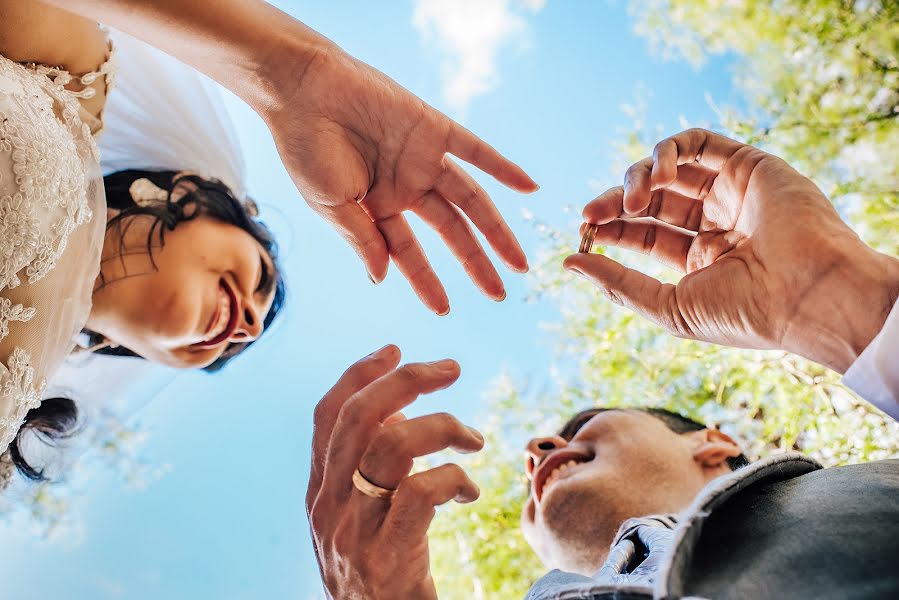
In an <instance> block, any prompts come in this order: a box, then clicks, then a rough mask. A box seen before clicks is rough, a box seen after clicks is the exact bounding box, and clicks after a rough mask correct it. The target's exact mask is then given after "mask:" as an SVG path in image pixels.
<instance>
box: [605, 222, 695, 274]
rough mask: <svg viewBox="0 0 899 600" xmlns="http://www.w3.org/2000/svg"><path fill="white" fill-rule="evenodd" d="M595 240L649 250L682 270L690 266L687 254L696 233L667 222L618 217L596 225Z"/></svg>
mask: <svg viewBox="0 0 899 600" xmlns="http://www.w3.org/2000/svg"><path fill="white" fill-rule="evenodd" d="M593 240H594V243H595V244H599V245H608V246H616V247H618V248H624V249H625V250H631V251H634V252H640V253H641V254H646V255H648V256H650V257H652V258H653V259H655V260H657V261H659V262H660V263H662V264H664V265H665V266H667V267H670V268H672V269H677V270H678V271H680V272H681V273H685V272H686V270H687V254H688V253H689V251H690V246H691V245H692V244H693V236H692V235H691V234H688V233H685V232H683V231H681V230H679V229H675V228H674V227H669V226H668V225H665V224H664V223H660V222H655V221H649V220H640V221H630V220H627V219H615V220H614V221H612V222H611V223H605V224H603V225H598V226H596V229H595V235H594V238H593Z"/></svg>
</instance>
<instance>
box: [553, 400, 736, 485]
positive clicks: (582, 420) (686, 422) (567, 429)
mask: <svg viewBox="0 0 899 600" xmlns="http://www.w3.org/2000/svg"><path fill="white" fill-rule="evenodd" d="M610 410H633V411H637V412H642V413H645V414H647V415H651V416H653V417H655V418H656V419H658V420H659V421H661V422H662V423H664V424H665V426H666V427H668V429H670V430H671V431H673V432H674V433H677V434H682V433H690V432H691V431H702V430H703V429H709V427H708V426H706V425H703V424H702V423H700V422H699V421H694V420H693V419H690V418H687V417H685V416H684V415H682V414H679V413H676V412H674V411H670V410H667V409H665V408H655V407H642V406H641V407H625V406H622V407H619V408H599V407H597V408H588V409H586V410H582V411H581V412H579V413H577V414H576V415H574V416H573V417H571V418H570V419H568V421H567V422H566V423H565V424H564V425H563V426H562V429H561V430H559V437H560V438H562V439H564V440H566V441H569V442H570V441H571V438H573V437H574V436H575V434H577V432H578V431H580V429H581V427H583V426H584V425H586V424H587V421H589V420H590V419H592V418H593V417H595V416H596V415H598V414H600V413H604V412H607V411H610ZM748 464H749V459H748V458H746V455H745V454H740V455H739V456H733V457H730V458H728V459H727V466H729V467H730V470H731V471H736V470H737V469H739V468H740V467H745V466H746V465H748Z"/></svg>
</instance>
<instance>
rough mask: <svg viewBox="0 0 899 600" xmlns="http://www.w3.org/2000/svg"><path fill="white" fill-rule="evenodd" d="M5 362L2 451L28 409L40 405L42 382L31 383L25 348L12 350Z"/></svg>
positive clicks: (1, 391)
mask: <svg viewBox="0 0 899 600" xmlns="http://www.w3.org/2000/svg"><path fill="white" fill-rule="evenodd" d="M7 363H8V364H7V367H6V368H7V370H8V372H7V373H6V375H5V377H2V378H0V379H2V381H3V385H2V387H0V406H3V405H6V406H8V407H9V409H8V412H7V414H6V415H5V416H0V448H3V449H4V450H5V449H6V448H7V447H8V446H9V443H10V442H11V441H12V440H13V439H14V438H15V437H16V434H18V433H19V427H21V426H22V422H23V421H24V420H25V415H26V414H28V411H29V410H31V409H32V408H34V407H36V406H39V405H40V403H41V400H40V398H41V396H40V394H41V392H42V391H43V389H44V383H45V382H41V383H40V384H39V385H37V386H35V385H34V369H33V368H32V366H31V357H29V356H28V353H27V352H26V351H25V350H23V349H21V348H16V349H15V350H13V353H12V356H10V357H9V360H8V361H7ZM0 368H2V365H0Z"/></svg>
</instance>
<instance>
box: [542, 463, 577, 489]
mask: <svg viewBox="0 0 899 600" xmlns="http://www.w3.org/2000/svg"><path fill="white" fill-rule="evenodd" d="M576 464H578V463H577V461H576V460H569V461H568V462H566V463H562V464H561V465H559V466H558V467H556V468H555V469H553V470H552V473H550V474H549V477H547V478H546V481H544V482H543V491H544V492H545V491H546V490H547V488H549V486H550V485H552V484H554V483H555V482H556V479H558V478H559V475H561V473H562V471H564V470H565V469H567V468H569V467H573V466H574V465H576Z"/></svg>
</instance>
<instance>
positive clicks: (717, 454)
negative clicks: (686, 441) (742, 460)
mask: <svg viewBox="0 0 899 600" xmlns="http://www.w3.org/2000/svg"><path fill="white" fill-rule="evenodd" d="M690 436H691V438H692V439H693V460H695V461H696V462H697V463H698V464H699V465H700V466H702V467H704V468H706V469H717V468H719V467H721V466H722V465H725V466H726V462H727V459H728V458H736V457H738V456H740V455H741V454H743V451H742V450H741V449H740V446H739V444H737V442H735V441H734V440H733V438H731V437H730V436H729V435H727V434H726V433H724V432H722V431H718V430H717V429H703V430H702V431H694V432H692V433H690ZM728 468H729V467H728Z"/></svg>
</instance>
